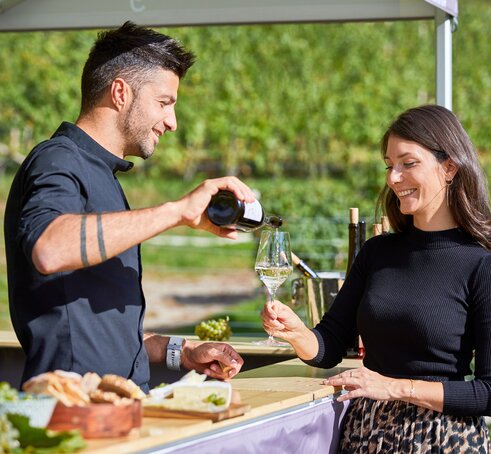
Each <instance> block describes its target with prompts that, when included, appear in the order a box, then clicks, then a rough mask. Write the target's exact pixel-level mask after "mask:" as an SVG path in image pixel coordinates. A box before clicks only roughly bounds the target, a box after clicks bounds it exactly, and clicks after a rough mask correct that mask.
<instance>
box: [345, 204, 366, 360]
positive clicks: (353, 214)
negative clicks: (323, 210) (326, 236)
mask: <svg viewBox="0 0 491 454" xmlns="http://www.w3.org/2000/svg"><path fill="white" fill-rule="evenodd" d="M360 224H361V223H360V222H359V214H358V208H350V209H349V224H348V229H349V236H348V264H347V266H346V276H345V279H346V278H347V277H348V275H349V273H350V271H351V267H352V266H353V262H354V261H355V258H356V256H357V255H358V252H360V239H361V238H363V241H364V237H365V235H366V233H365V228H366V226H365V223H364V222H363V224H362V228H360ZM362 229H363V230H364V232H363V233H361V230H362ZM361 345H362V344H361V339H360V336H356V337H355V338H354V339H353V341H352V342H350V344H349V345H347V346H346V358H363V356H364V348H363V347H361V348H360V346H361Z"/></svg>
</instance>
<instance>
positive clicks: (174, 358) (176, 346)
mask: <svg viewBox="0 0 491 454" xmlns="http://www.w3.org/2000/svg"><path fill="white" fill-rule="evenodd" d="M183 343H184V338H183V337H174V336H173V337H171V338H170V339H169V343H168V344H167V357H166V363H167V368H168V369H170V370H181V354H182V344H183Z"/></svg>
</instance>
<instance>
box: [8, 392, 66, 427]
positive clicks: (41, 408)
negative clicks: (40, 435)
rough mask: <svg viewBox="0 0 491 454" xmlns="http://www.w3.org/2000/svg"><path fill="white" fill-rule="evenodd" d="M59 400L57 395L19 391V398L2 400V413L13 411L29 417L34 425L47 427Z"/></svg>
mask: <svg viewBox="0 0 491 454" xmlns="http://www.w3.org/2000/svg"><path fill="white" fill-rule="evenodd" d="M57 402H58V399H56V397H52V396H44V395H33V394H29V395H26V393H19V399H18V400H10V401H4V402H0V415H2V414H6V413H13V414H18V415H24V416H27V417H29V424H30V425H31V426H32V427H46V426H47V425H48V423H49V421H50V419H51V416H52V415H53V411H54V409H55V406H56V404H57Z"/></svg>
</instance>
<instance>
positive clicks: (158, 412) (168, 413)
mask: <svg viewBox="0 0 491 454" xmlns="http://www.w3.org/2000/svg"><path fill="white" fill-rule="evenodd" d="M250 409H251V406H250V405H243V404H230V406H229V407H228V408H227V409H226V410H223V411H219V412H203V411H185V410H169V409H167V408H162V407H152V406H144V407H143V416H145V417H147V416H148V417H150V418H199V419H211V420H212V421H213V422H216V421H223V420H224V419H229V418H235V417H236V416H242V415H243V414H245V413H246V412H248V411H249V410H250Z"/></svg>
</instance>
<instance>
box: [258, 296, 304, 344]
mask: <svg viewBox="0 0 491 454" xmlns="http://www.w3.org/2000/svg"><path fill="white" fill-rule="evenodd" d="M261 317H262V319H263V328H264V330H265V331H266V332H268V333H271V334H272V335H273V336H276V337H279V338H281V339H284V340H286V341H291V340H294V339H295V338H296V337H298V336H299V335H301V333H302V332H303V330H305V329H307V327H306V326H305V324H304V323H303V322H302V320H301V319H300V317H299V316H298V315H297V314H296V313H295V312H294V311H293V310H292V309H291V308H290V307H288V306H287V305H285V304H283V303H281V302H280V301H278V300H273V301H271V302H270V303H268V304H266V305H265V306H264V308H263V310H262V311H261Z"/></svg>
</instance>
